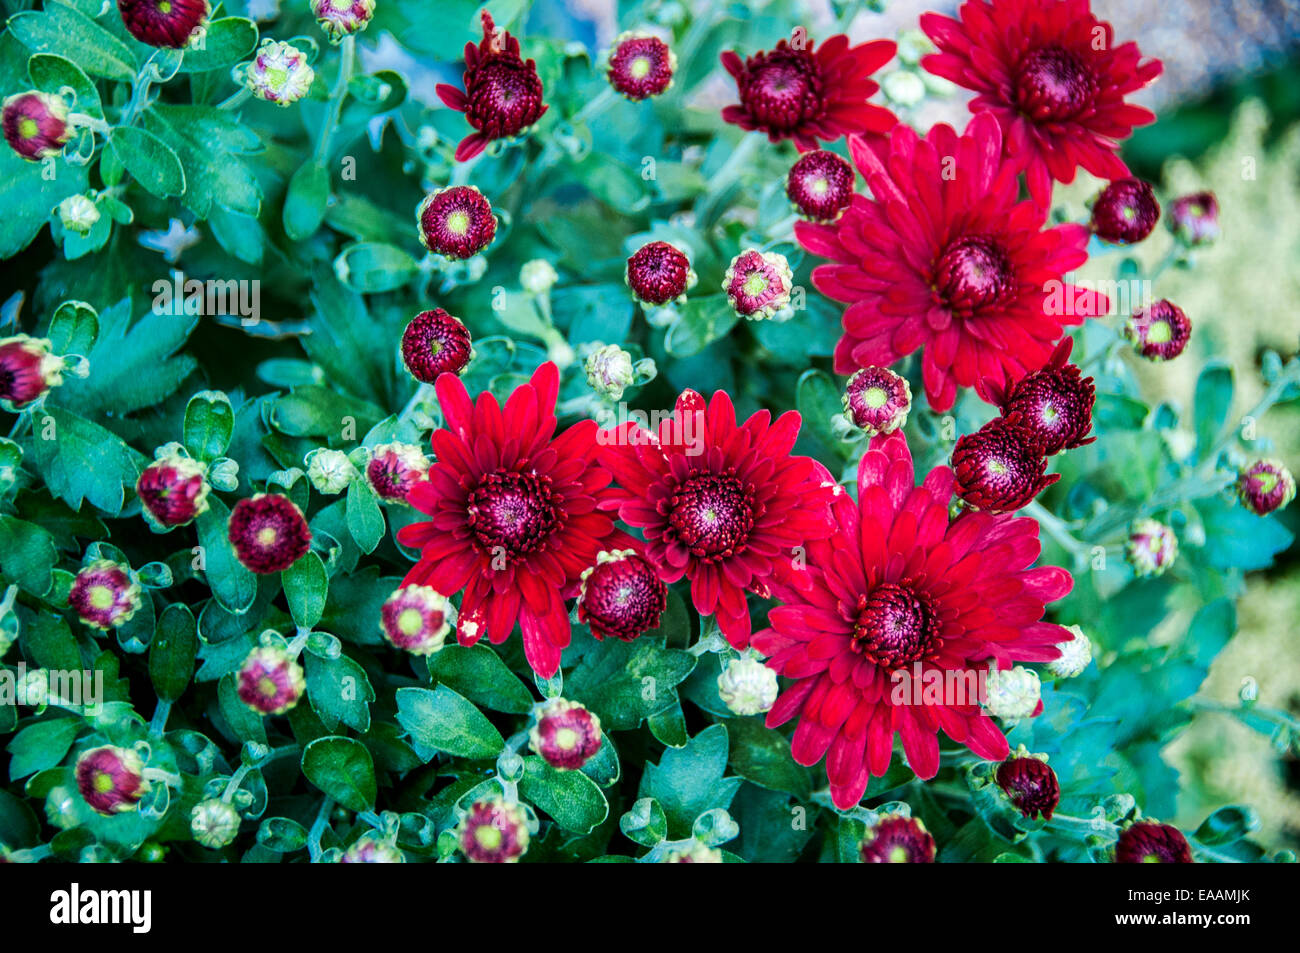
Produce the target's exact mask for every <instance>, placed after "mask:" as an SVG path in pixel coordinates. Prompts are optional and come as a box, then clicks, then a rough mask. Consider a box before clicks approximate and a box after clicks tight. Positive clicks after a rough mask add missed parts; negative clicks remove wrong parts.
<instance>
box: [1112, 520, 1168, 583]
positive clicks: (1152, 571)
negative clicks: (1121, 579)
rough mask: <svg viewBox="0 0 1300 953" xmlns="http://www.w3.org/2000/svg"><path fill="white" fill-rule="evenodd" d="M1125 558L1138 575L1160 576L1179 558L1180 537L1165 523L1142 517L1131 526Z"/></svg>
mask: <svg viewBox="0 0 1300 953" xmlns="http://www.w3.org/2000/svg"><path fill="white" fill-rule="evenodd" d="M1124 558H1125V559H1127V560H1128V561H1129V564H1130V565H1131V566H1132V567H1133V572H1134V573H1136V574H1137V575H1138V576H1159V575H1162V574H1163V573H1164V572H1165V570H1167V569H1168V568H1169V567H1170V566H1172V565H1173V564H1174V560H1175V559H1177V558H1178V537H1177V536H1175V535H1174V531H1173V530H1172V529H1170V528H1169V527H1168V526H1166V525H1165V524H1164V523H1161V522H1158V521H1156V520H1153V519H1140V520H1138V521H1137V522H1135V523H1134V524H1133V525H1132V526H1131V527H1130V528H1129V534H1128V541H1127V542H1126V543H1125V544H1124Z"/></svg>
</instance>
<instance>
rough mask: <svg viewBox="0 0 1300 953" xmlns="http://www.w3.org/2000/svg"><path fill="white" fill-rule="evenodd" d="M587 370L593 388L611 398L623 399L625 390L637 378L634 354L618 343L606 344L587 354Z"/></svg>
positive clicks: (588, 379) (603, 395) (602, 395)
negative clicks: (633, 362) (633, 364)
mask: <svg viewBox="0 0 1300 953" xmlns="http://www.w3.org/2000/svg"><path fill="white" fill-rule="evenodd" d="M586 370H587V383H588V384H589V385H590V386H591V389H592V390H594V391H595V392H596V393H597V394H599V395H600V396H601V397H606V398H608V399H610V400H622V399H623V391H624V390H626V389H627V388H628V387H630V386H632V382H633V381H635V380H636V372H635V371H634V370H633V368H632V355H631V354H629V353H628V352H627V351H625V350H623V349H622V348H621V347H619V346H618V345H617V344H606V345H605V346H604V347H601V348H598V349H596V350H595V351H592V352H591V353H590V354H589V355H587V364H586Z"/></svg>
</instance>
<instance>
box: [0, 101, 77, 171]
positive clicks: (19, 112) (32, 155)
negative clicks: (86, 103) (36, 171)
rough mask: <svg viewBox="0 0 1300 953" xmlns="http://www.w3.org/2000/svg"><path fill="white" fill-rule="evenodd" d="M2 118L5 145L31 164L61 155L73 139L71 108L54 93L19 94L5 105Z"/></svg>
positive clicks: (0, 120) (1, 113) (0, 121)
mask: <svg viewBox="0 0 1300 953" xmlns="http://www.w3.org/2000/svg"><path fill="white" fill-rule="evenodd" d="M0 117H2V119H0V126H3V129H4V137H5V142H7V143H9V146H10V148H11V149H13V150H14V152H16V153H18V154H19V155H20V156H22V157H23V158H24V159H26V160H27V161H29V162H39V161H40V160H41V159H45V158H48V157H49V156H55V155H58V154H59V153H60V152H61V151H62V150H63V146H64V144H65V143H66V142H67V141H68V140H69V139H71V138H72V127H71V125H69V123H68V104H67V103H65V102H64V101H63V97H61V96H55V95H54V94H53V93H42V92H39V91H37V90H31V91H30V92H26V93H16V94H15V95H13V96H10V97H9V98H7V99H6V100H5V101H4V106H3V111H2V112H0Z"/></svg>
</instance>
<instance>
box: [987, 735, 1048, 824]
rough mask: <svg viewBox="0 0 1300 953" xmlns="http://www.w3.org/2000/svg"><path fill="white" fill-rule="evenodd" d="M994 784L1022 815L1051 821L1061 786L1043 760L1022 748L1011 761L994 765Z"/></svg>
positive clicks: (1009, 759) (1008, 759)
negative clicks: (995, 767) (996, 768)
mask: <svg viewBox="0 0 1300 953" xmlns="http://www.w3.org/2000/svg"><path fill="white" fill-rule="evenodd" d="M996 777H997V782H998V787H1000V788H1001V789H1002V790H1003V792H1004V793H1005V794H1006V796H1007V798H1008V799H1009V800H1010V801H1011V803H1012V805H1014V806H1015V808H1016V810H1018V811H1019V812H1020V813H1021V814H1022V815H1024V816H1025V817H1027V818H1030V819H1033V818H1036V817H1041V818H1042V819H1043V820H1045V821H1050V820H1051V819H1052V812H1053V811H1055V810H1056V806H1057V805H1058V804H1060V803H1061V784H1060V782H1059V781H1057V779H1056V772H1055V771H1053V770H1052V768H1051V766H1050V765H1048V763H1047V761H1046V760H1045V759H1044V758H1043V757H1041V756H1040V757H1035V756H1034V755H1031V754H1029V753H1028V752H1026V751H1025V750H1024V749H1023V748H1022V749H1021V750H1020V751H1019V752H1017V753H1016V755H1015V756H1014V757H1011V758H1007V760H1006V761H1003V762H1002V763H1001V764H1000V765H998V770H997V775H996Z"/></svg>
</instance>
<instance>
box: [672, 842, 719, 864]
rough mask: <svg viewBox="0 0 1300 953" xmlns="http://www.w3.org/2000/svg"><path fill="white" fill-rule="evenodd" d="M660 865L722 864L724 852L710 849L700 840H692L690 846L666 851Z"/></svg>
mask: <svg viewBox="0 0 1300 953" xmlns="http://www.w3.org/2000/svg"><path fill="white" fill-rule="evenodd" d="M659 863H661V864H720V863H722V851H720V850H718V849H717V848H716V847H710V846H709V845H708V844H706V843H704V842H703V841H700V840H691V842H690V843H689V844H683V845H681V846H680V847H674V848H673V849H672V850H669V851H665V852H664V855H663V857H662V858H660V860H659Z"/></svg>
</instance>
